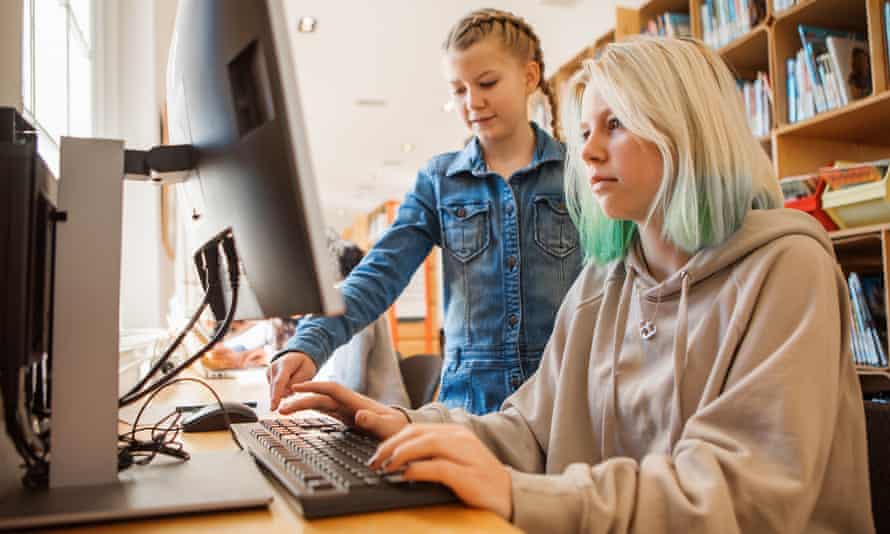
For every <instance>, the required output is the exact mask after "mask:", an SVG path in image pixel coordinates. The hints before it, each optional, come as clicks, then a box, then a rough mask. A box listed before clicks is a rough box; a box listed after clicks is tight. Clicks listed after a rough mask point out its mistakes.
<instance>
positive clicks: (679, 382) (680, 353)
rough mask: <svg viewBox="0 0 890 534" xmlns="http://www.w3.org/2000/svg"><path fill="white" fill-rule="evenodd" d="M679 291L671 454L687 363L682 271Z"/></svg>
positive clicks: (679, 425) (679, 419)
mask: <svg viewBox="0 0 890 534" xmlns="http://www.w3.org/2000/svg"><path fill="white" fill-rule="evenodd" d="M680 278H681V285H680V287H681V289H680V308H679V309H678V310H677V324H676V331H675V332H674V350H673V359H674V395H673V398H672V399H671V403H672V404H673V410H671V426H670V429H671V433H670V438H671V439H670V450H669V451H668V452H669V453H672V452H673V449H674V446H676V444H677V442H678V441H679V440H680V434H681V432H682V430H683V420H684V419H683V401H682V398H681V397H680V392H681V391H682V389H681V388H682V386H683V376H684V375H685V373H686V364H687V363H688V361H689V360H688V358H689V355H688V352H687V350H688V347H687V345H686V338H687V337H688V335H689V325H688V320H687V316H688V313H687V311H688V303H687V292H688V291H689V273H688V272H687V271H683V272H681V273H680Z"/></svg>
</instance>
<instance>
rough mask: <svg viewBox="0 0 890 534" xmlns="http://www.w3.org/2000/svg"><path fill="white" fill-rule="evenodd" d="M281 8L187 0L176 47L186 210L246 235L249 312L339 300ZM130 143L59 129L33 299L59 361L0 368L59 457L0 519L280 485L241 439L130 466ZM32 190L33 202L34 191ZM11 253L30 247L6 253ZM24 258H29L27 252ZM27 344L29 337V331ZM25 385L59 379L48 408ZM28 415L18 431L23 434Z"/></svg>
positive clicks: (17, 415)
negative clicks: (123, 416) (123, 254)
mask: <svg viewBox="0 0 890 534" xmlns="http://www.w3.org/2000/svg"><path fill="white" fill-rule="evenodd" d="M285 17H286V16H285V11H284V7H283V0H250V1H244V0H188V1H182V2H180V3H179V7H178V13H177V21H176V29H175V32H174V41H173V44H172V47H171V52H170V61H169V68H168V92H169V93H168V115H169V125H170V139H171V142H172V143H178V144H183V143H187V144H191V145H193V146H194V148H195V149H196V162H195V165H194V168H193V169H192V172H191V175H190V176H189V177H188V178H187V179H186V180H185V184H184V185H185V187H187V189H188V194H187V195H186V197H187V199H188V200H189V202H190V203H192V205H191V206H189V213H188V215H190V216H191V215H192V213H193V214H194V217H193V218H192V223H191V226H192V230H193V231H194V232H195V234H196V237H197V242H198V243H201V242H202V241H203V240H204V239H206V238H209V237H211V236H215V235H218V234H220V232H221V231H223V230H227V229H230V230H231V234H232V235H234V238H235V242H236V245H237V249H238V252H239V263H240V271H241V273H242V275H243V278H242V282H241V284H240V286H241V288H242V292H241V294H243V293H244V290H245V289H246V290H248V291H247V292H248V293H249V294H252V296H253V298H242V299H241V300H240V301H239V302H240V303H246V304H245V306H244V307H243V308H242V306H240V305H239V306H238V309H239V310H240V311H241V313H239V316H241V317H280V316H289V315H292V314H298V313H325V314H337V313H341V312H342V311H343V303H342V299H341V297H340V295H339V293H338V291H337V290H336V289H335V288H334V283H335V271H336V268H335V265H334V263H333V261H332V259H331V258H330V255H329V253H328V252H327V247H326V243H325V241H326V238H325V232H324V228H325V225H324V222H323V218H322V214H321V210H320V209H319V199H318V196H317V193H316V188H315V183H314V174H313V170H312V165H311V163H310V158H309V153H308V149H307V142H306V132H305V129H304V125H303V120H302V114H301V109H300V102H299V96H298V86H297V81H296V76H295V72H294V70H295V63H294V60H293V57H292V56H291V51H290V46H289V41H288V37H287V24H286V18H285ZM124 152H125V151H124V149H123V143H122V142H121V141H114V140H92V139H70V138H63V139H62V142H61V165H60V181H59V186H58V187H59V189H58V199H57V201H58V209H59V210H60V211H59V213H58V216H57V220H59V221H60V222H59V223H58V224H57V225H56V233H55V236H56V239H55V242H54V243H52V248H53V251H52V252H53V254H52V255H49V252H48V253H47V254H48V255H47V257H53V258H54V266H55V272H54V274H53V280H54V282H53V284H52V285H51V290H52V291H51V294H50V295H49V297H48V296H47V294H46V293H45V292H41V291H30V292H29V293H28V295H30V296H29V298H33V299H46V298H50V302H49V304H48V305H46V306H44V307H43V308H41V309H49V310H53V313H52V319H53V320H52V322H51V324H42V328H44V329H45V330H44V331H43V332H41V333H39V334H40V335H47V336H49V338H48V341H47V344H48V345H49V346H51V350H50V351H48V352H49V354H48V355H47V356H46V357H45V358H43V359H42V365H44V367H45V368H46V369H48V370H49V371H48V376H42V377H40V380H38V381H34V380H33V379H32V378H33V377H35V376H37V375H35V374H33V373H31V374H28V373H27V372H21V371H23V369H22V367H28V368H29V369H30V368H33V367H34V366H35V365H38V364H35V362H34V359H33V357H31V356H32V355H31V354H30V353H29V354H0V376H2V377H3V380H4V381H6V380H13V379H15V377H18V381H19V382H18V383H17V384H6V383H5V382H4V387H3V392H4V395H3V399H2V400H3V403H5V404H10V403H12V404H14V405H15V406H14V409H7V410H5V412H6V413H10V414H14V417H10V418H6V419H7V421H6V422H7V423H9V424H12V425H17V427H20V429H21V430H22V431H23V432H27V433H29V434H32V435H33V434H34V429H35V428H39V429H40V432H41V435H42V436H44V437H45V436H46V435H47V434H46V433H47V432H48V433H49V434H50V435H51V438H52V439H51V440H48V439H47V440H46V442H47V443H51V450H50V452H51V454H46V451H45V450H44V451H40V456H42V457H43V458H45V459H51V462H50V463H49V464H48V468H49V477H48V478H49V488H48V489H44V490H42V491H33V490H32V489H24V488H21V489H20V490H19V491H11V492H7V493H4V494H2V495H0V503H2V504H0V529H5V528H13V529H16V528H25V527H39V526H45V525H52V524H60V523H77V522H84V521H98V520H110V519H120V518H127V517H142V516H150V515H165V514H174V513H183V512H189V511H198V510H213V509H221V508H226V507H243V506H249V505H257V504H258V503H263V502H267V500H268V498H269V497H268V495H269V493H268V488H266V487H265V486H264V485H263V484H264V483H263V481H262V479H261V478H260V477H259V474H258V473H254V471H255V470H256V469H255V466H254V465H253V462H252V461H251V460H250V459H249V458H247V457H240V458H236V457H233V456H232V454H230V453H228V454H223V455H222V456H213V455H209V454H202V455H195V456H194V457H193V459H192V460H190V461H188V462H186V463H185V464H183V465H182V466H181V467H174V466H171V465H170V464H166V465H162V466H159V467H160V468H161V469H163V473H162V476H160V475H159V473H157V472H154V473H153V472H151V466H150V465H149V466H146V467H144V468H143V467H138V468H130V469H128V470H126V471H124V472H122V473H121V474H120V478H118V468H117V466H118V463H117V460H118V458H117V452H118V449H117V445H118V442H117V437H118V436H117V415H118V409H117V407H118V393H119V392H118V383H117V381H116V380H114V377H116V376H117V366H118V354H117V350H116V349H117V346H118V328H119V324H120V323H119V316H118V311H119V310H118V303H119V295H120V274H121V273H120V241H121V239H122V238H123V239H127V238H129V237H132V236H121V233H120V232H121V226H120V224H119V223H118V224H114V223H113V221H115V220H117V221H120V216H121V210H122V199H121V195H122V185H121V183H120V182H121V181H122V179H123V175H124V169H125V168H129V167H130V166H129V163H128V159H127V158H125V154H124ZM129 155H130V154H127V156H129ZM2 156H3V154H2V153H0V157H2ZM125 162H126V163H125ZM0 168H2V167H0ZM25 172H26V173H27V172H33V171H25ZM10 176H12V175H10ZM20 197H21V198H22V199H23V200H21V201H22V202H33V201H34V198H36V197H34V196H27V195H20ZM27 209H32V206H28V207H27ZM109 221H112V223H111V224H109ZM41 231H42V230H41ZM0 244H2V243H0ZM44 244H46V243H44ZM19 248H21V247H19ZM39 248H40V247H39V246H38V247H32V248H31V249H29V251H28V252H27V254H29V255H30V254H35V253H39V250H38V249H39ZM22 250H24V249H22ZM4 252H15V253H16V254H21V253H22V251H20V250H19V249H16V250H15V251H0V255H2V254H3V253H4ZM19 259H21V260H22V261H30V259H31V256H29V257H27V258H23V257H19ZM47 268H51V267H50V264H44V265H38V266H36V267H35V269H39V270H40V271H41V272H34V273H32V274H33V275H34V276H35V277H37V278H35V280H37V279H39V277H41V276H43V275H44V274H45V272H46V269H47ZM123 275H124V276H128V275H129V273H123ZM132 304H133V303H123V305H132ZM214 311H215V312H216V313H217V315H220V314H221V313H222V311H221V310H214ZM32 323H33V324H35V325H41V323H39V322H32ZM29 328H30V327H29ZM17 333H18V334H20V335H21V336H31V337H33V336H35V335H36V334H35V333H34V332H30V331H29V332H17ZM23 339H24V338H23ZM19 345H20V346H22V347H23V349H22V350H26V349H27V350H31V349H30V347H31V345H26V344H24V343H20V344H19ZM24 371H28V369H25V370H24ZM26 378H27V380H26ZM29 388H30V389H31V390H35V389H38V388H42V391H43V392H46V391H51V393H52V394H51V397H50V398H49V406H48V410H47V409H46V408H47V407H46V406H37V408H39V409H40V410H41V413H36V412H34V408H35V405H34V403H30V404H28V405H26V404H24V403H23V398H24V399H32V400H33V399H34V398H36V397H35V396H34V395H30V396H29V395H25V396H24V397H23V396H22V395H20V394H16V393H20V392H22V391H24V390H28V389H29ZM32 393H33V391H32ZM47 418H48V421H47ZM38 419H39V425H36V424H35V422H38ZM47 423H48V424H47ZM17 429H18V428H17ZM17 429H10V428H7V429H6V430H7V433H8V434H10V436H12V435H13V434H14V433H15V432H14V431H15V430H17ZM16 438H21V436H18V435H17V436H16ZM22 444H23V440H22V439H18V441H16V445H17V446H21V445H22ZM24 444H25V445H27V443H24ZM2 450H5V449H4V448H3V447H0V452H2ZM245 454H246V453H245ZM0 460H3V461H4V463H7V462H6V460H9V459H8V458H6V457H5V456H4V457H3V458H0ZM202 477H204V478H202ZM0 482H2V481H0ZM0 488H2V484H0Z"/></svg>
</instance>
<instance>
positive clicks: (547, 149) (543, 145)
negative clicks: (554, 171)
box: [445, 122, 565, 176]
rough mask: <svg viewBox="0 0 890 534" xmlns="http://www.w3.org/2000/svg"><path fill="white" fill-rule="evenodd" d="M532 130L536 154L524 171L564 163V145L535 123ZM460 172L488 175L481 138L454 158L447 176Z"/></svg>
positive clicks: (468, 144) (476, 138) (532, 124)
mask: <svg viewBox="0 0 890 534" xmlns="http://www.w3.org/2000/svg"><path fill="white" fill-rule="evenodd" d="M529 124H531V126H532V130H533V131H534V132H535V154H534V156H533V157H532V162H531V163H530V164H529V165H528V166H527V167H525V168H524V169H523V170H524V171H530V170H534V169H537V168H538V167H539V166H541V165H542V164H544V163H546V162H548V161H557V162H562V160H563V157H564V155H565V149H564V148H563V146H562V144H561V143H560V142H559V141H557V140H556V139H554V138H553V137H551V136H550V135H548V134H547V133H546V132H545V131H544V130H542V129H541V128H540V127H539V126H538V125H537V124H535V123H534V122H529ZM460 172H469V173H470V174H472V175H473V176H484V175H486V174H488V166H487V165H486V164H485V160H484V159H483V157H482V147H481V146H480V145H479V138H478V137H476V136H473V139H472V140H471V141H470V142H469V143H467V146H465V147H464V149H463V150H461V152H460V154H458V155H457V157H456V158H454V161H453V162H452V163H451V165H449V166H448V170H447V171H445V176H454V175H455V174H458V173H460Z"/></svg>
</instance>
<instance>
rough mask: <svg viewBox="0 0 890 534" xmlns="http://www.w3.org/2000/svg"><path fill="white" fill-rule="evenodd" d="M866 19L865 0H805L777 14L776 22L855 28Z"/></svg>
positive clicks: (777, 23)
mask: <svg viewBox="0 0 890 534" xmlns="http://www.w3.org/2000/svg"><path fill="white" fill-rule="evenodd" d="M864 20H865V2H864V1H863V0H803V1H801V2H800V3H799V4H797V5H795V6H794V7H791V8H789V9H786V10H785V11H782V12H781V13H779V14H777V15H776V16H775V24H776V25H777V26H778V25H781V24H793V25H794V26H797V25H798V24H812V25H816V26H827V27H830V28H838V29H847V30H855V29H856V28H857V27H858V26H859V25H860V23H859V21H864Z"/></svg>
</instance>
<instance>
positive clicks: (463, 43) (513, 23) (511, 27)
mask: <svg viewBox="0 0 890 534" xmlns="http://www.w3.org/2000/svg"><path fill="white" fill-rule="evenodd" d="M492 34H497V35H498V37H500V39H501V42H502V43H503V44H504V46H506V47H507V49H508V50H510V51H511V52H512V53H514V54H515V55H516V56H518V57H519V58H520V59H523V60H527V61H534V62H535V63H537V64H538V66H539V67H540V68H541V78H540V80H539V81H538V88H539V89H540V90H541V92H542V93H544V96H546V97H547V100H548V102H550V111H551V119H550V127H551V129H552V130H553V136H554V137H556V138H557V139H559V113H558V110H557V109H556V99H555V98H554V95H553V88H552V87H550V83H549V82H548V81H547V80H546V79H545V78H544V54H543V52H541V40H540V39H538V35H537V34H536V33H535V30H533V29H532V27H531V26H530V25H529V24H528V22H526V21H525V19H523V18H522V17H518V16H516V15H514V14H512V13H510V12H508V11H501V10H499V9H479V10H476V11H473V12H471V13H469V14H468V15H466V16H465V17H464V18H462V19H460V20H459V21H457V24H455V25H454V26H453V27H452V28H451V31H449V32H448V37H447V38H446V39H445V43H444V44H443V48H444V49H445V51H449V50H466V49H467V48H469V47H471V46H472V45H474V44H476V43H478V42H479V41H481V40H482V39H484V38H486V37H488V36H489V35H492Z"/></svg>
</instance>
